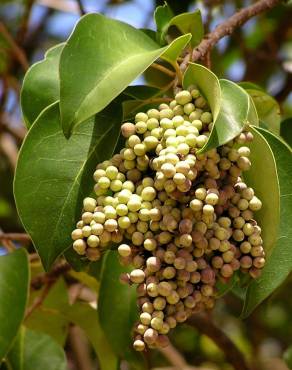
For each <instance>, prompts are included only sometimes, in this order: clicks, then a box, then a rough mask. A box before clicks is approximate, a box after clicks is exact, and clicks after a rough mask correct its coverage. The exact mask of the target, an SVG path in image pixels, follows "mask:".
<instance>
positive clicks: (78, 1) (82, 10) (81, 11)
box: [76, 0, 86, 15]
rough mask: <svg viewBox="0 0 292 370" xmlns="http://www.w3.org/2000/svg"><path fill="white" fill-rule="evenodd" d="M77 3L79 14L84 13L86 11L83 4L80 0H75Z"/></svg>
mask: <svg viewBox="0 0 292 370" xmlns="http://www.w3.org/2000/svg"><path fill="white" fill-rule="evenodd" d="M76 2H77V4H78V8H79V13H80V15H84V14H86V11H85V9H84V6H83V4H82V0H76Z"/></svg>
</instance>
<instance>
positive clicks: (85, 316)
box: [65, 303, 119, 370]
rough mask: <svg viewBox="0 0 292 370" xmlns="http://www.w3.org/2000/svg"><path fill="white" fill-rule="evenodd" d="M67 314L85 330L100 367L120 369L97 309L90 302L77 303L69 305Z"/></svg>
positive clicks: (107, 369) (104, 369) (111, 369)
mask: <svg viewBox="0 0 292 370" xmlns="http://www.w3.org/2000/svg"><path fill="white" fill-rule="evenodd" d="M65 315H66V317H68V319H69V320H70V321H71V322H73V323H74V324H76V325H78V326H79V327H80V328H81V329H83V330H84V332H85V334H86V336H87V337H88V339H89V341H90V342H91V344H92V346H93V348H94V350H95V352H96V354H97V357H98V360H99V365H100V369H101V370H115V369H118V365H119V360H118V358H117V357H116V355H115V354H114V352H113V350H112V348H111V346H110V345H109V343H108V341H107V339H106V337H105V335H104V333H103V331H102V329H101V327H100V323H99V321H98V315H97V312H96V310H95V309H93V308H92V307H90V306H89V304H84V303H75V304H74V305H72V306H70V307H68V309H67V310H66V311H65Z"/></svg>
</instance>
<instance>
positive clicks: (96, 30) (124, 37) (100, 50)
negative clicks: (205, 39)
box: [60, 14, 188, 136]
mask: <svg viewBox="0 0 292 370" xmlns="http://www.w3.org/2000/svg"><path fill="white" fill-rule="evenodd" d="M187 42H188V36H187V38H184V43H183V42H182V40H181V38H179V39H178V40H174V41H173V42H172V43H171V44H170V45H169V46H165V47H163V48H160V47H159V45H158V44H156V43H155V42H154V41H153V40H152V39H151V38H149V37H148V36H147V35H145V34H144V33H143V32H142V31H139V30H137V29H135V28H133V27H131V26H130V25H128V24H126V23H123V22H120V21H116V20H112V19H109V18H106V17H104V16H103V15H101V14H88V15H86V16H84V17H82V18H81V20H80V21H79V22H78V24H77V25H76V27H75V29H74V31H73V33H72V34H71V36H70V38H69V40H68V41H67V43H66V45H65V47H64V49H63V52H62V54H61V60H60V81H61V82H60V84H61V87H60V111H61V121H62V127H63V130H64V133H65V134H66V135H67V136H68V135H69V134H70V133H71V131H72V128H73V127H74V126H75V125H76V124H77V123H80V122H82V121H84V120H86V119H87V118H89V117H91V116H92V115H94V114H95V113H98V112H99V111H100V110H102V109H103V108H104V107H105V106H107V105H108V104H109V103H110V102H111V101H112V100H113V99H114V98H115V97H116V96H118V95H119V94H120V93H121V92H122V91H123V90H124V89H125V88H126V87H127V86H128V85H129V84H130V83H131V82H132V81H133V80H134V79H135V78H136V77H137V76H139V75H140V74H141V73H142V72H143V71H145V70H146V69H147V68H148V67H149V66H150V65H151V64H152V63H153V62H154V61H155V60H156V59H157V58H159V57H160V56H161V57H163V53H164V52H166V51H167V49H168V48H171V50H172V49H173V48H174V49H175V52H177V50H176V49H177V47H176V45H177V43H178V44H179V46H180V47H182V48H183V47H184V46H185V45H186V44H187ZM170 54H171V55H173V54H175V53H174V52H171V53H170ZM166 57H167V58H168V59H169V58H170V56H169V55H167V56H166Z"/></svg>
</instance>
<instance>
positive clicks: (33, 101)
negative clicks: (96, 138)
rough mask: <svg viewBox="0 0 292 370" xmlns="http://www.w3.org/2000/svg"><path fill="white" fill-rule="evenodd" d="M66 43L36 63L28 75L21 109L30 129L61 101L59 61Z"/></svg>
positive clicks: (55, 47)
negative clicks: (39, 118) (40, 117)
mask: <svg viewBox="0 0 292 370" xmlns="http://www.w3.org/2000/svg"><path fill="white" fill-rule="evenodd" d="M64 45H65V44H64V43H62V44H59V45H56V46H54V47H53V48H51V49H49V50H48V51H47V52H46V54H45V59H44V60H41V61H40V62H38V63H35V64H34V65H33V66H32V67H31V68H30V69H29V70H28V71H27V73H26V75H25V77H24V80H23V84H22V89H21V96H20V100H21V108H22V114H23V117H24V121H25V123H26V126H27V127H28V128H29V127H30V126H31V125H32V124H33V122H34V121H35V120H36V118H37V117H38V115H39V114H40V113H41V111H42V110H44V109H45V108H46V107H48V106H49V105H51V104H52V103H54V102H56V101H57V100H59V96H60V93H59V89H60V82H59V60H60V55H61V51H62V50H63V47H64Z"/></svg>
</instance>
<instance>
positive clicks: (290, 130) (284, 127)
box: [280, 118, 292, 147]
mask: <svg viewBox="0 0 292 370" xmlns="http://www.w3.org/2000/svg"><path fill="white" fill-rule="evenodd" d="M280 134H281V136H282V138H283V139H284V140H285V141H286V143H287V144H289V145H290V146H291V147H292V118H287V119H285V120H284V121H283V122H281V126H280Z"/></svg>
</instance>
